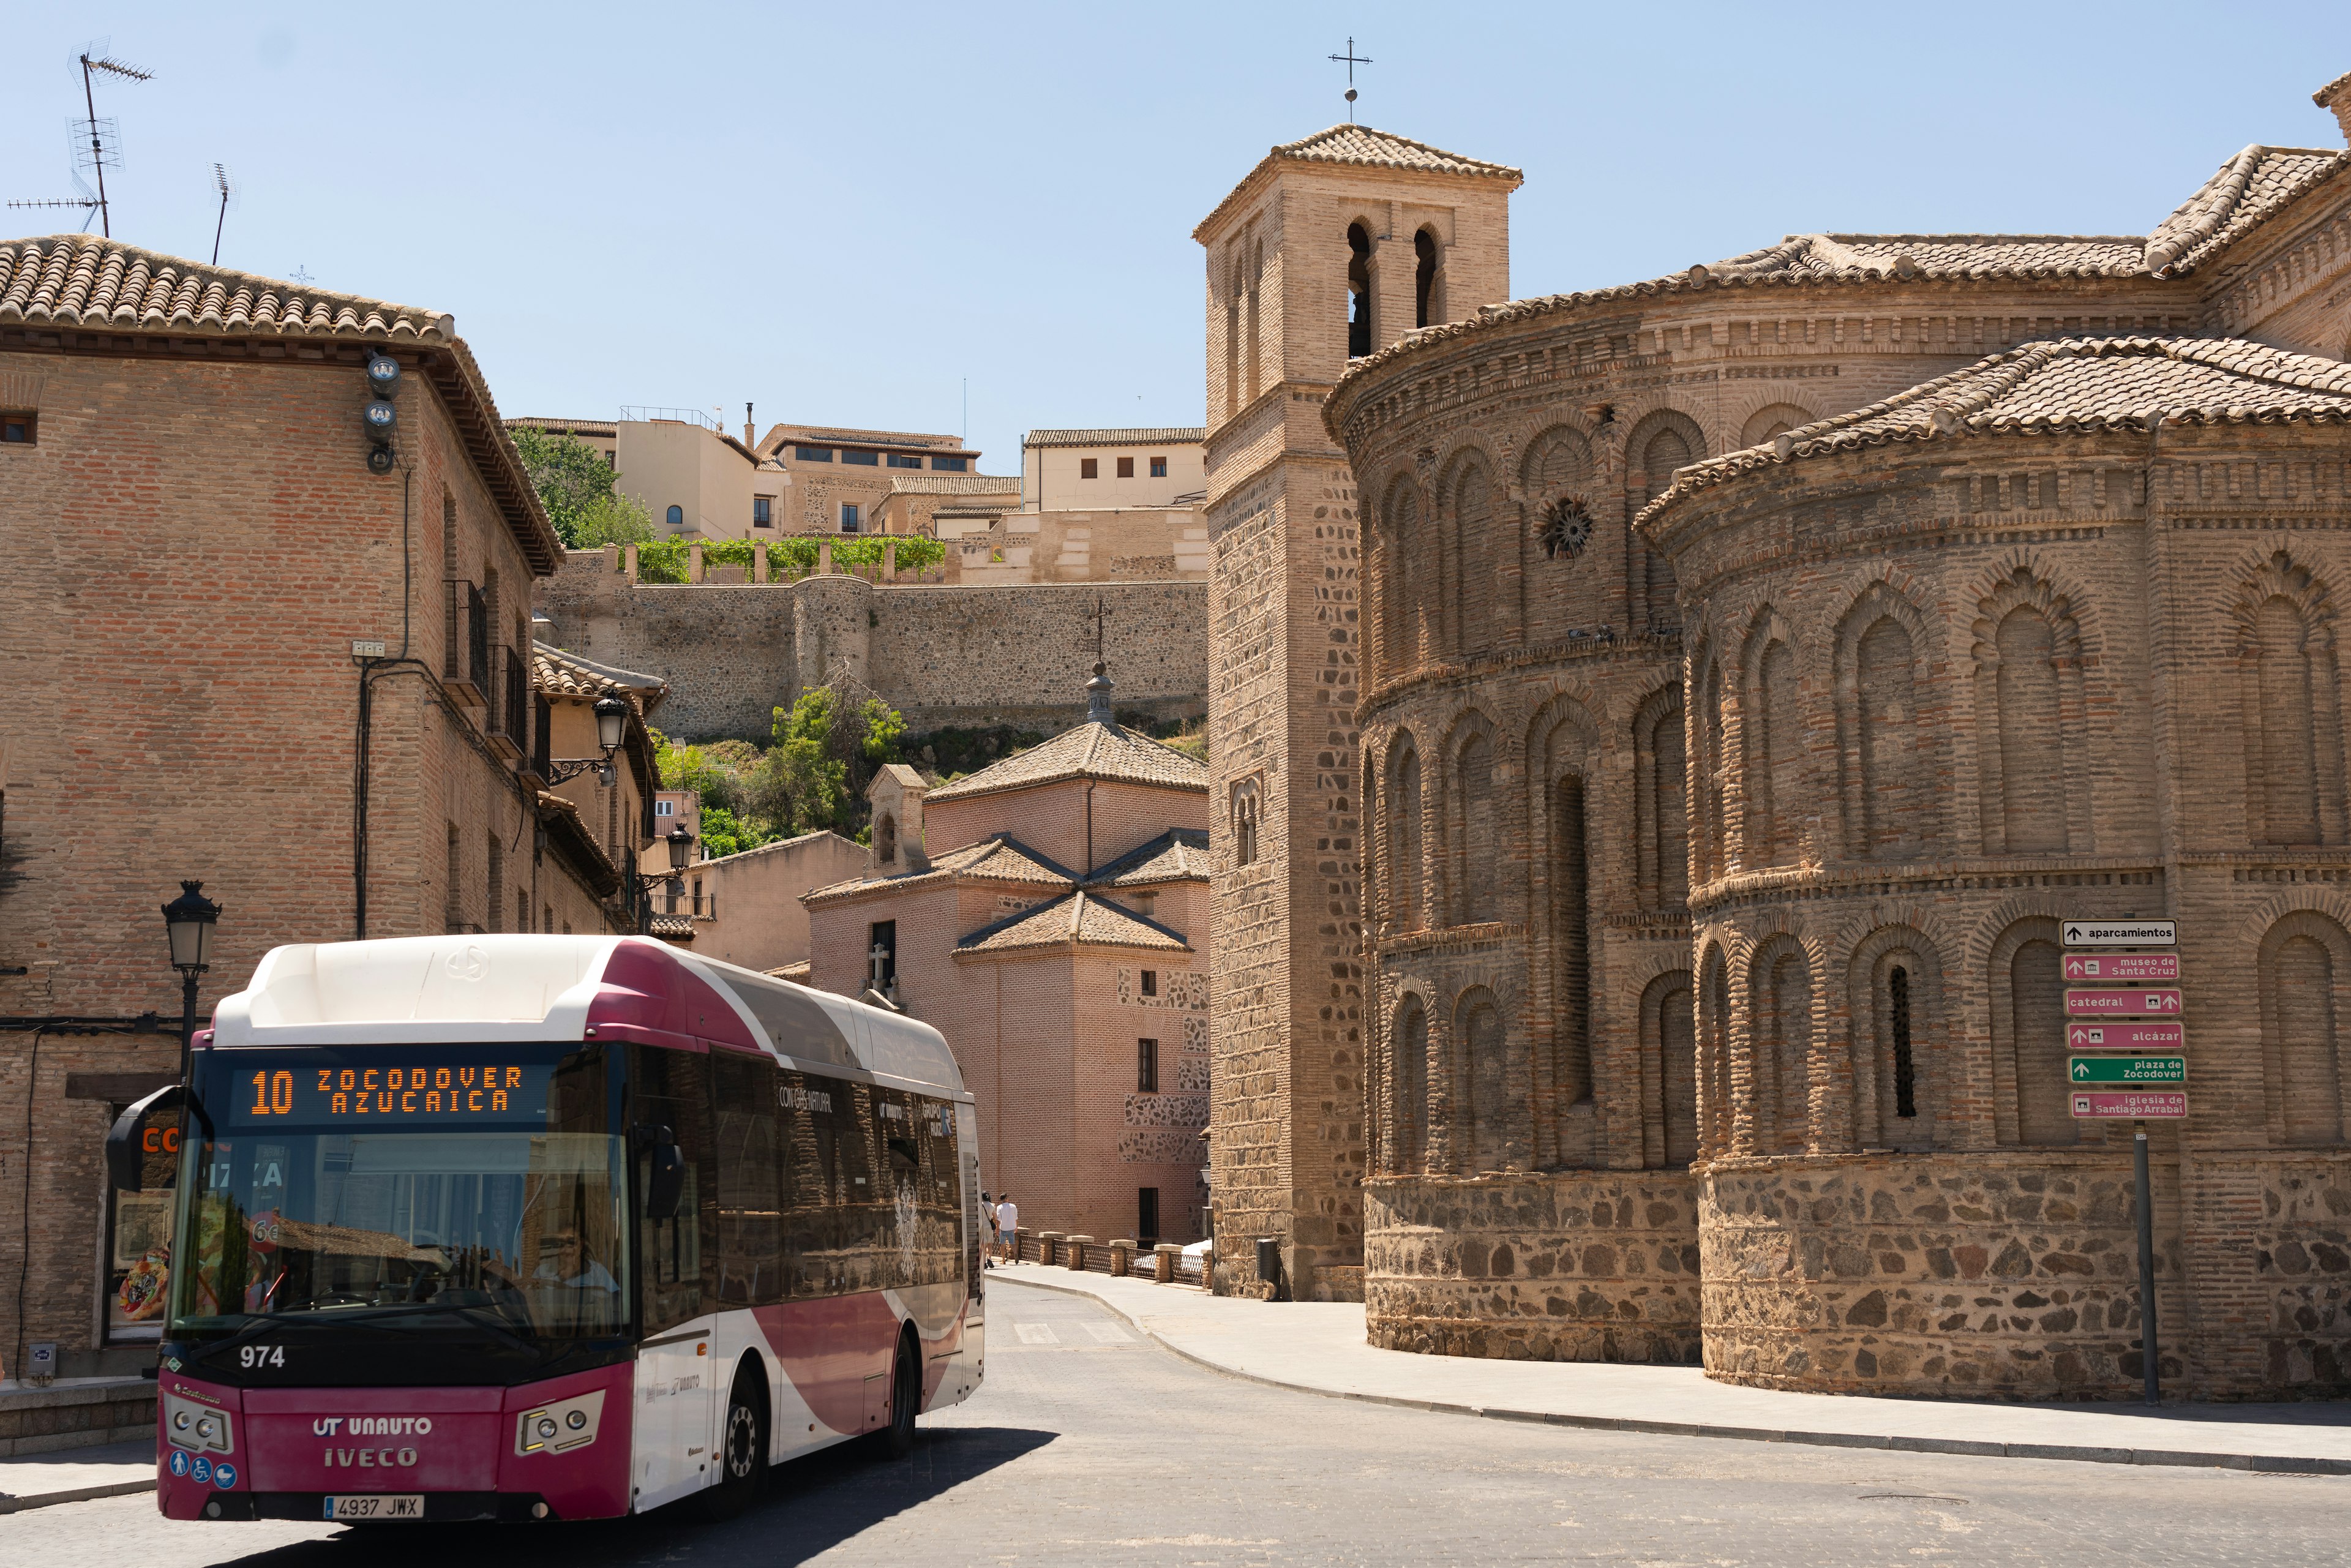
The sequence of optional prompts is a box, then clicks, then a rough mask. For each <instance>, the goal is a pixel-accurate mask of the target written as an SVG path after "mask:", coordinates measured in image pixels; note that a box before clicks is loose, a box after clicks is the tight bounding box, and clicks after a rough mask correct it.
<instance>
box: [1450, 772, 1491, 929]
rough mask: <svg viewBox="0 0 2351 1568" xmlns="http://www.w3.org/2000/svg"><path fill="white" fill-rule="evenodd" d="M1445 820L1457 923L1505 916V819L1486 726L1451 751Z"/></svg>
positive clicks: (1471, 923)
mask: <svg viewBox="0 0 2351 1568" xmlns="http://www.w3.org/2000/svg"><path fill="white" fill-rule="evenodd" d="M1448 783H1449V784H1450V785H1451V788H1450V789H1447V790H1446V794H1447V796H1449V797H1450V801H1449V804H1450V806H1451V810H1450V811H1449V812H1448V813H1447V815H1448V816H1449V818H1450V821H1449V822H1448V823H1447V829H1448V836H1449V837H1450V838H1451V839H1452V843H1451V845H1450V846H1448V847H1449V848H1450V849H1451V851H1452V854H1451V856H1450V859H1451V862H1452V868H1453V886H1452V888H1451V889H1450V890H1449V891H1450V894H1451V902H1452V909H1453V920H1452V923H1453V924H1454V925H1477V924H1479V922H1481V921H1488V920H1499V919H1500V918H1501V910H1502V897H1501V890H1500V888H1499V887H1498V886H1496V885H1495V884H1496V883H1497V882H1498V880H1499V866H1498V864H1497V859H1498V856H1499V850H1500V844H1499V839H1500V829H1501V824H1500V823H1499V821H1496V820H1495V817H1496V813H1495V810H1494V804H1495V799H1494V798H1495V789H1494V743H1493V740H1492V738H1491V737H1489V735H1488V734H1487V732H1486V730H1485V729H1484V728H1483V727H1479V728H1478V729H1475V730H1473V731H1472V732H1471V733H1470V736H1469V737H1468V739H1467V740H1465V741H1463V742H1461V743H1460V746H1459V747H1458V749H1457V750H1456V751H1455V752H1454V754H1453V777H1452V779H1449V780H1448Z"/></svg>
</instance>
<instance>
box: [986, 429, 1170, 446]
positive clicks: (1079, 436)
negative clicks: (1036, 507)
mask: <svg viewBox="0 0 2351 1568" xmlns="http://www.w3.org/2000/svg"><path fill="white" fill-rule="evenodd" d="M1207 439H1208V432H1207V427H1205V426H1198V425H1193V426H1185V425H1137V426H1135V427H1134V428H1132V429H1118V428H1113V427H1109V426H1104V427H1102V428H1099V429H1094V430H1032V431H1030V432H1029V434H1026V435H1024V436H1022V437H1021V438H1020V444H1021V445H1023V446H1175V445H1180V444H1183V443H1185V442H1187V441H1190V442H1199V441H1206V440H1207Z"/></svg>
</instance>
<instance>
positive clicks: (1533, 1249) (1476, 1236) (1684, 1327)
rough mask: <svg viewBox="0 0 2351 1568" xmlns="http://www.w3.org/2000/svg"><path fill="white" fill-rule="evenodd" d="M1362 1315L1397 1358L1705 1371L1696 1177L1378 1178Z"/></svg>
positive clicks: (1369, 1195) (1369, 1221)
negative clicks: (1696, 1367) (1700, 1363)
mask: <svg viewBox="0 0 2351 1568" xmlns="http://www.w3.org/2000/svg"><path fill="white" fill-rule="evenodd" d="M1697 1202H1698V1184H1697V1181H1696V1179H1695V1178H1694V1177H1692V1176H1690V1175H1689V1174H1688V1173H1687V1172H1686V1171H1623V1172H1616V1171H1557V1172H1544V1173H1539V1174H1530V1173H1524V1172H1510V1173H1503V1174H1499V1175H1495V1176H1381V1177H1374V1179H1373V1180H1371V1181H1369V1182H1367V1183H1365V1184H1364V1226H1365V1239H1364V1310H1365V1322H1366V1326H1367V1329H1368V1333H1369V1337H1370V1340H1371V1343H1374V1344H1375V1345H1379V1346H1381V1347H1383V1348H1384V1349H1388V1350H1409V1351H1418V1352H1421V1353H1424V1354H1437V1355H1484V1356H1496V1357H1501V1358H1505V1359H1509V1360H1513V1361H1613V1362H1664V1363H1669V1364H1688V1363H1695V1362H1696V1361H1697V1360H1698V1309H1699V1298H1698V1211H1697Z"/></svg>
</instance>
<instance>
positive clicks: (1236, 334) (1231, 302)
mask: <svg viewBox="0 0 2351 1568" xmlns="http://www.w3.org/2000/svg"><path fill="white" fill-rule="evenodd" d="M1248 292H1249V284H1248V281H1247V275H1246V272H1245V269H1244V266H1243V258H1242V256H1241V253H1240V250H1239V249H1238V247H1236V248H1235V250H1234V252H1233V257H1232V266H1231V267H1230V268H1228V273H1227V277H1226V287H1225V417H1226V418H1227V419H1230V418H1232V416H1233V415H1235V414H1236V413H1239V412H1240V408H1241V300H1242V298H1243V297H1244V296H1245V295H1247V293H1248Z"/></svg>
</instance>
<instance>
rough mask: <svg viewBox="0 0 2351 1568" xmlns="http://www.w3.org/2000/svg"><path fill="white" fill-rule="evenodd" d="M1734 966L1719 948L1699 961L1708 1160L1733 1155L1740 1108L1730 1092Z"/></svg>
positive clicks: (1702, 1111)
mask: <svg viewBox="0 0 2351 1568" xmlns="http://www.w3.org/2000/svg"><path fill="white" fill-rule="evenodd" d="M1731 1033H1732V1030H1731V1020H1730V964H1729V960H1728V959H1726V958H1725V957H1724V956H1723V954H1722V948H1721V946H1719V944H1716V943H1711V942H1709V943H1708V944H1707V946H1706V951H1705V953H1704V955H1703V956H1701V957H1700V958H1699V960H1698V1153H1699V1154H1700V1155H1704V1156H1705V1157H1706V1158H1708V1159H1714V1158H1718V1157H1719V1156H1721V1155H1727V1154H1729V1153H1730V1152H1731V1149H1732V1147H1733V1145H1732V1141H1731V1140H1732V1136H1733V1134H1734V1132H1735V1129H1736V1126H1737V1108H1736V1105H1735V1103H1734V1102H1733V1101H1732V1098H1731V1092H1730V1081H1731V1074H1730V1039H1731Z"/></svg>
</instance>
